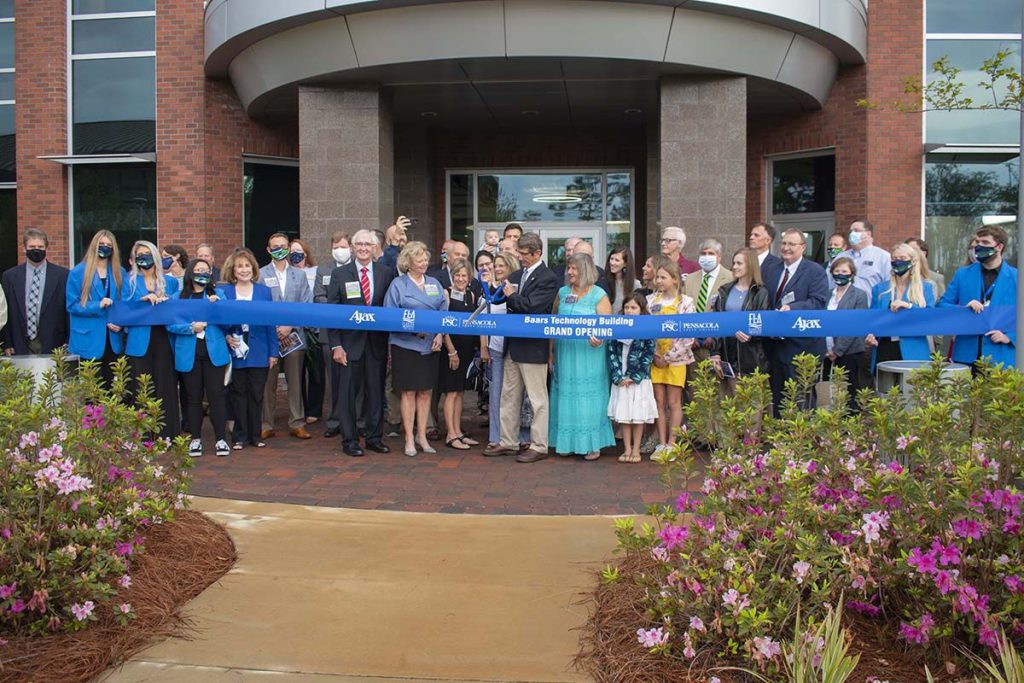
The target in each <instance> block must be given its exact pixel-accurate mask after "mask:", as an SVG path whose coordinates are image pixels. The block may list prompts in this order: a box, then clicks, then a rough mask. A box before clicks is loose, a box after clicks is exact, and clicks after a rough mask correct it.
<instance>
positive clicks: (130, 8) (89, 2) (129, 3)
mask: <svg viewBox="0 0 1024 683" xmlns="http://www.w3.org/2000/svg"><path fill="white" fill-rule="evenodd" d="M155 9H156V0H74V2H73V3H71V11H72V12H74V13H75V14H110V13H111V12H147V11H151V10H155Z"/></svg>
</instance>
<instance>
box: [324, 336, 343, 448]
mask: <svg viewBox="0 0 1024 683" xmlns="http://www.w3.org/2000/svg"><path fill="white" fill-rule="evenodd" d="M321 349H323V358H324V364H325V366H324V367H325V368H326V371H327V372H329V373H330V375H325V377H330V382H327V384H328V385H329V386H330V394H331V397H330V398H331V400H330V404H329V406H330V407H329V408H328V410H329V411H330V412H329V413H328V414H327V428H328V429H341V413H340V412H339V409H338V387H339V386H340V385H341V363H335V362H334V352H333V351H331V345H330V344H321Z"/></svg>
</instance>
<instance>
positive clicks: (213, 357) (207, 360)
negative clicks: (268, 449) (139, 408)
mask: <svg viewBox="0 0 1024 683" xmlns="http://www.w3.org/2000/svg"><path fill="white" fill-rule="evenodd" d="M182 284H183V287H182V291H181V298H182V299H198V300H200V301H202V300H204V299H206V300H209V301H217V299H218V296H217V295H216V293H215V291H214V288H213V270H212V269H211V268H210V264H209V263H207V262H206V261H201V260H198V259H196V260H193V261H190V262H189V264H188V265H187V266H186V267H185V274H184V278H183V281H182ZM167 330H168V331H169V332H170V333H171V336H172V337H173V338H174V369H175V370H177V371H178V372H179V373H181V380H182V383H183V385H184V388H185V391H184V394H185V397H186V404H185V424H186V427H187V429H188V433H189V434H191V435H192V441H191V443H189V446H188V454H189V455H190V456H192V457H193V458H198V457H200V456H201V455H202V454H203V441H202V439H201V437H200V433H201V432H202V426H203V396H204V395H205V396H206V400H207V403H209V406H210V424H211V425H213V435H214V438H215V439H216V440H217V442H216V443H215V444H214V447H213V448H214V452H215V453H216V454H217V455H218V456H220V457H224V456H226V455H229V454H230V453H231V451H230V450H229V448H228V442H227V436H226V432H225V428H224V426H225V417H224V409H225V404H224V373H225V372H226V371H227V368H228V363H229V362H230V357H229V356H228V344H227V341H226V340H225V338H224V330H223V329H221V328H220V327H219V326H218V325H207V324H206V323H205V322H201V321H200V322H193V323H190V324H186V325H169V326H168V327H167Z"/></svg>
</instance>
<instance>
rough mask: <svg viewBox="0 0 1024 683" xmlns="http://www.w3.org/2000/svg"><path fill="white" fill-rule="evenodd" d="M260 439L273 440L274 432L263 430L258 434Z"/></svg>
mask: <svg viewBox="0 0 1024 683" xmlns="http://www.w3.org/2000/svg"><path fill="white" fill-rule="evenodd" d="M260 438H261V439H272V438H274V430H273V429H264V430H263V431H262V432H260Z"/></svg>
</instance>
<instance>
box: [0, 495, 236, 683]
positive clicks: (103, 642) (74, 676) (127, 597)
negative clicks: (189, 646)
mask: <svg viewBox="0 0 1024 683" xmlns="http://www.w3.org/2000/svg"><path fill="white" fill-rule="evenodd" d="M236 558H237V555H236V554H235V544H234V543H233V542H232V541H231V537H230V536H228V534H227V531H225V530H224V528H223V527H222V526H220V525H219V524H217V523H216V522H214V521H213V520H211V519H210V518H209V517H206V516H205V515H202V514H200V513H198V512H194V511H191V510H179V511H178V512H177V513H176V514H175V519H174V521H173V522H169V523H167V524H164V525H161V526H158V527H155V528H153V529H152V530H151V531H150V532H149V534H148V536H147V538H146V548H145V552H143V553H142V554H140V555H138V556H137V557H134V558H133V559H132V566H131V576H132V585H131V588H129V589H127V590H122V591H121V592H120V593H119V595H118V597H117V598H115V599H114V600H113V601H111V603H109V604H107V605H104V606H103V609H102V610H101V609H99V608H97V611H96V613H97V614H98V615H99V620H98V621H97V622H95V623H94V624H92V625H91V626H90V627H89V628H87V629H85V630H84V631H80V632H78V633H66V634H59V635H54V636H44V637H10V638H9V642H8V644H7V645H3V646H0V683H15V681H19V682H21V681H31V682H32V683H48V682H50V681H52V682H53V683H58V682H59V683H86V682H87V681H91V680H93V679H94V678H95V677H96V676H98V675H99V674H101V673H102V672H103V671H104V670H105V669H106V668H108V667H109V666H112V665H116V664H119V663H121V662H123V661H125V660H127V659H128V658H129V657H131V656H132V655H133V654H135V653H137V652H139V651H140V650H142V649H143V648H145V647H146V646H147V645H149V644H150V643H152V642H153V641H154V640H156V639H162V638H167V637H170V636H177V637H188V631H189V628H190V624H189V623H188V620H187V619H186V618H184V617H183V616H182V615H181V608H182V607H183V606H184V605H185V603H187V602H188V601H189V600H191V599H192V598H194V597H196V596H197V595H199V594H200V593H202V592H203V591H204V590H205V589H206V588H207V587H208V586H210V585H211V584H212V583H214V582H215V581H216V580H217V579H219V578H220V577H222V576H223V575H224V574H226V573H227V571H228V570H229V569H231V567H232V565H234V563H235V560H236ZM122 601H123V602H129V603H131V605H132V608H133V610H134V611H135V613H136V618H135V619H133V620H131V621H129V622H128V625H127V626H121V625H120V624H118V623H117V621H116V619H115V617H114V612H113V610H114V609H116V605H118V604H120V603H121V602H122ZM0 635H3V634H0Z"/></svg>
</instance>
